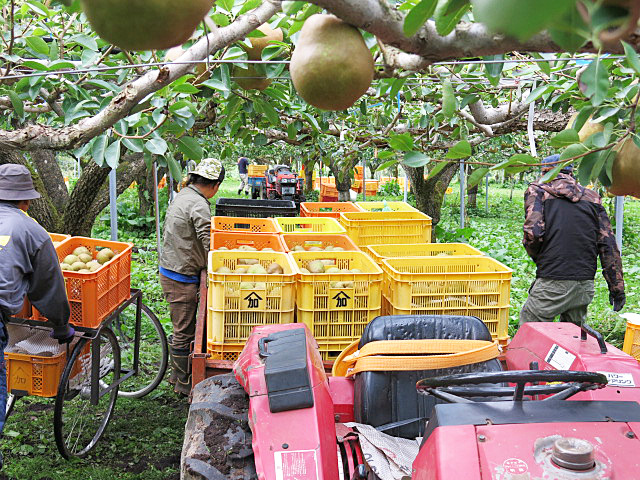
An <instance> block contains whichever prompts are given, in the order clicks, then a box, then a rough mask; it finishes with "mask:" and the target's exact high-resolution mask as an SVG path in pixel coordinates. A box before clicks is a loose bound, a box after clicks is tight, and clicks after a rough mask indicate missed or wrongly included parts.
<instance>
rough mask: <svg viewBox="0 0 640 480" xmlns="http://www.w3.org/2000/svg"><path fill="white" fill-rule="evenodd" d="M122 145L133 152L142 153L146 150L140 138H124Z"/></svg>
mask: <svg viewBox="0 0 640 480" xmlns="http://www.w3.org/2000/svg"><path fill="white" fill-rule="evenodd" d="M122 144H123V145H124V146H125V147H127V148H128V149H129V150H130V151H132V152H136V153H141V152H142V151H143V150H144V142H143V141H142V140H141V139H140V138H123V139H122Z"/></svg>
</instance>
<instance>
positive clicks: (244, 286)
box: [207, 250, 296, 360]
mask: <svg viewBox="0 0 640 480" xmlns="http://www.w3.org/2000/svg"><path fill="white" fill-rule="evenodd" d="M254 262H255V263H258V264H260V265H262V266H263V267H264V268H269V265H271V264H272V263H277V264H278V265H280V266H281V267H282V270H283V273H282V274H252V273H233V272H235V271H236V269H237V268H238V267H241V268H242V267H245V268H248V267H249V266H250V265H248V264H247V263H254ZM221 267H226V268H227V269H229V272H231V273H221V272H219V271H220V268H221ZM295 285H296V275H295V268H294V265H293V263H292V260H291V257H290V256H289V255H287V254H286V253H279V252H229V251H219V250H218V251H215V252H210V253H209V290H208V295H209V298H208V299H207V350H208V353H209V354H211V357H212V358H213V359H216V360H235V359H236V358H237V357H238V355H239V353H240V352H241V351H242V348H243V347H244V344H245V341H246V340H247V338H248V337H249V334H250V333H251V330H252V329H253V327H255V326H257V325H269V324H281V323H292V322H293V320H294V310H295Z"/></svg>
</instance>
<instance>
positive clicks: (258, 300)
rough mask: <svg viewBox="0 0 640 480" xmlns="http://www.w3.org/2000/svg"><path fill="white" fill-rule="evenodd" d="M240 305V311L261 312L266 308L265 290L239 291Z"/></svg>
mask: <svg viewBox="0 0 640 480" xmlns="http://www.w3.org/2000/svg"><path fill="white" fill-rule="evenodd" d="M240 299H241V300H242V301H241V303H240V309H241V310H248V311H250V312H262V311H264V310H265V309H266V306H267V291H266V290H241V293H240Z"/></svg>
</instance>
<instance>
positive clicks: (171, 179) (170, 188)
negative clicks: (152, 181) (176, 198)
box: [155, 170, 173, 203]
mask: <svg viewBox="0 0 640 480" xmlns="http://www.w3.org/2000/svg"><path fill="white" fill-rule="evenodd" d="M155 175H156V177H157V176H158V172H157V170H156V173H155ZM157 185H158V184H157V183H156V186H157ZM156 196H157V195H156ZM171 202H173V175H171V170H169V203H171Z"/></svg>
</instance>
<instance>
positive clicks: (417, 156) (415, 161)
mask: <svg viewBox="0 0 640 480" xmlns="http://www.w3.org/2000/svg"><path fill="white" fill-rule="evenodd" d="M430 160H431V159H430V158H429V157H428V156H426V155H425V154H424V153H421V152H406V153H405V154H404V161H403V162H402V163H404V164H405V165H406V166H407V167H413V168H418V167H423V166H425V165H426V164H427V163H429V161H430Z"/></svg>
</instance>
